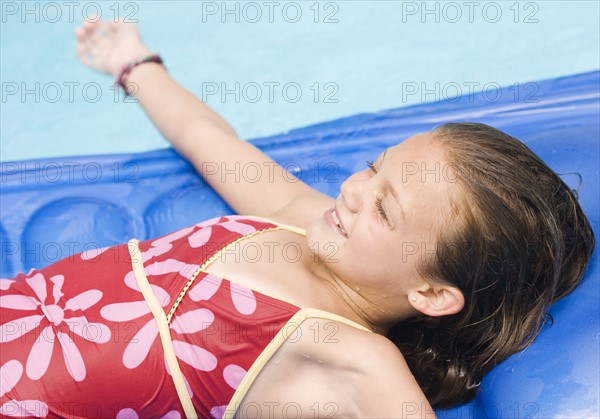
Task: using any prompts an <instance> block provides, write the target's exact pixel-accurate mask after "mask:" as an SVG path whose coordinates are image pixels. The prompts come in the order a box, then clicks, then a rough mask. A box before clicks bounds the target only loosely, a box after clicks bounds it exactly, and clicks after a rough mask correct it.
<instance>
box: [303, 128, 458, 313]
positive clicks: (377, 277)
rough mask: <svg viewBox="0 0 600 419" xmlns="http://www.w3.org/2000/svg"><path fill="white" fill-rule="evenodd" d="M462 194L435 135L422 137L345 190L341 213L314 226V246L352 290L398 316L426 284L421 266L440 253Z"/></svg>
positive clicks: (388, 154)
mask: <svg viewBox="0 0 600 419" xmlns="http://www.w3.org/2000/svg"><path fill="white" fill-rule="evenodd" d="M454 190H455V186H454V185H453V179H452V177H451V172H450V171H449V165H448V163H447V160H446V157H445V153H444V150H443V149H442V148H441V146H440V145H439V144H436V143H435V141H434V136H433V134H431V133H424V134H418V135H415V136H413V137H411V138H409V139H407V140H405V141H403V142H402V143H400V144H399V145H396V146H394V147H390V148H389V149H387V150H386V151H384V152H383V153H382V154H381V155H380V156H379V157H378V158H377V160H376V161H375V162H373V164H372V166H371V167H365V169H364V170H363V171H361V172H358V173H355V174H354V175H352V176H350V177H349V178H348V179H347V180H346V181H345V182H344V183H343V184H342V186H341V193H340V195H339V196H338V198H337V199H336V201H335V206H334V208H332V209H330V210H329V211H327V212H326V213H325V214H324V215H323V216H322V217H320V218H319V219H317V220H316V221H314V222H313V224H311V226H310V227H309V229H308V231H307V239H308V244H309V246H310V248H311V249H312V250H313V251H315V252H316V254H317V255H318V257H319V258H320V260H322V262H323V263H324V264H325V265H326V266H327V268H328V269H329V270H330V271H332V273H333V274H334V275H335V276H337V277H338V278H339V279H340V280H342V281H343V282H344V283H345V284H346V285H348V286H349V287H351V288H352V289H353V290H354V291H356V292H357V293H358V294H360V295H361V296H362V297H364V298H365V299H366V300H367V301H370V302H372V303H374V304H377V306H378V307H380V308H381V309H383V310H386V311H389V312H393V311H394V310H397V309H398V307H397V306H398V301H399V300H398V298H399V297H400V298H404V299H406V298H407V293H408V292H409V291H411V290H412V289H414V288H415V287H418V286H419V285H422V284H423V279H422V278H421V277H420V276H419V274H418V273H417V270H416V266H417V264H418V263H419V262H421V260H424V258H426V257H428V256H431V254H432V253H433V252H435V235H436V233H437V232H438V231H440V229H442V230H441V231H443V227H444V223H445V222H446V220H448V215H449V210H450V196H451V192H452V191H454ZM337 224H339V227H338V225H337Z"/></svg>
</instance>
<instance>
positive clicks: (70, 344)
mask: <svg viewBox="0 0 600 419" xmlns="http://www.w3.org/2000/svg"><path fill="white" fill-rule="evenodd" d="M63 281H64V277H63V276H62V275H54V276H52V277H50V280H49V281H47V280H46V278H45V277H44V275H43V274H41V273H36V274H34V275H33V276H31V277H29V278H27V279H26V282H27V284H28V285H29V287H30V288H31V289H32V290H33V292H34V294H35V297H30V296H26V295H17V294H13V295H5V296H4V297H3V298H2V299H1V300H0V308H9V309H13V310H22V311H30V312H34V313H36V314H31V315H29V316H24V317H21V318H19V319H17V320H16V321H13V322H7V323H4V324H3V325H2V326H0V343H5V342H10V341H12V340H14V339H17V338H19V337H21V336H22V335H24V334H26V333H27V332H29V331H31V330H33V329H35V328H36V327H38V326H40V327H42V325H43V329H42V330H41V333H40V337H39V338H38V339H37V340H36V341H35V342H34V344H33V346H32V348H31V351H30V352H29V356H28V358H27V364H26V366H25V372H26V374H27V376H28V377H29V378H31V379H33V380H38V379H40V378H42V377H43V376H44V374H45V373H46V371H47V370H48V366H49V365H50V358H51V356H52V352H53V350H54V346H55V343H57V342H58V344H59V346H60V347H61V349H62V352H63V358H64V361H65V365H66V367H67V370H68V371H69V374H70V375H71V377H72V378H73V380H75V381H82V380H83V379H84V378H85V374H86V368H85V363H84V361H83V357H82V355H81V352H80V351H79V349H78V347H77V345H76V344H75V342H74V341H73V340H72V339H71V336H70V335H69V333H67V330H65V327H64V326H63V325H66V326H67V328H68V330H70V331H71V332H73V333H75V334H77V335H78V336H80V337H82V338H83V339H86V340H88V341H90V342H97V343H106V342H107V341H108V340H110V336H111V332H110V329H109V328H108V327H107V326H106V325H104V324H102V323H90V322H88V321H87V319H86V317H85V315H81V314H84V313H83V312H85V310H87V309H88V308H90V307H92V306H93V305H95V304H96V303H98V302H99V301H100V299H101V298H102V292H101V291H99V290H97V289H91V290H88V291H85V292H82V293H81V294H78V295H76V296H75V297H73V298H70V299H68V300H66V301H65V299H64V298H63V296H64V294H63V292H62V290H61V288H62V286H63ZM48 288H51V289H52V296H48ZM47 300H50V301H51V302H52V304H48V302H47ZM66 316H69V317H66ZM91 329H95V330H100V333H99V334H93V335H90V330H91Z"/></svg>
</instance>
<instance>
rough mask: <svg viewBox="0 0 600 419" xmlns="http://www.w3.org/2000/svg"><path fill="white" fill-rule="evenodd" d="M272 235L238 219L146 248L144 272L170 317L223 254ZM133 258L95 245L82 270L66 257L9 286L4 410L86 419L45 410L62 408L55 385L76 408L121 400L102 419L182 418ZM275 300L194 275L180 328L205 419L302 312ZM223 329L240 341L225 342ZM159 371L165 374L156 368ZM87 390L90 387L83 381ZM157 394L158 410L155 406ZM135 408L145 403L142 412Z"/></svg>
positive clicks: (177, 336)
mask: <svg viewBox="0 0 600 419" xmlns="http://www.w3.org/2000/svg"><path fill="white" fill-rule="evenodd" d="M271 227H273V225H272V224H270V223H268V222H264V221H259V220H254V219H250V218H247V217H242V216H227V217H220V218H215V219H212V220H208V221H205V222H202V223H199V224H196V225H194V226H191V227H188V228H184V229H181V230H179V231H176V232H174V233H171V234H168V235H166V236H163V237H160V238H158V239H155V240H149V241H146V242H141V243H140V250H141V257H142V262H143V264H144V271H145V274H146V276H147V278H148V281H149V282H150V287H151V289H152V291H153V293H154V295H155V296H156V298H157V300H158V302H159V303H160V305H161V306H162V308H163V309H164V310H165V312H167V311H168V310H170V308H171V306H172V304H173V302H174V301H175V299H176V298H177V297H178V295H179V293H180V292H181V290H182V289H183V286H184V285H185V284H186V283H187V282H188V280H189V278H191V277H192V275H195V274H196V272H197V271H198V269H199V267H200V266H201V265H202V264H203V263H204V261H206V260H207V259H208V258H210V257H211V256H212V255H213V254H214V253H215V252H217V251H218V250H219V249H220V248H222V247H224V246H226V245H227V244H229V243H231V242H233V241H234V240H236V239H238V238H240V237H243V236H245V235H248V234H252V233H254V232H255V231H258V230H260V229H266V228H271ZM213 246H214V248H213ZM123 254H125V255H126V257H125V258H124V257H123ZM128 255H129V253H128V251H127V246H126V245H121V246H115V247H111V248H101V249H92V250H89V251H86V252H84V253H81V254H80V257H79V258H76V259H74V260H75V262H76V263H73V261H72V260H71V261H67V260H66V259H65V260H64V261H61V262H59V263H57V264H55V265H52V266H51V267H48V268H45V269H42V270H39V271H32V272H30V273H29V274H28V275H20V276H18V277H17V278H15V279H0V292H1V294H0V295H1V296H2V298H1V299H0V309H1V310H3V313H4V310H8V313H10V316H9V317H7V319H8V318H9V320H4V321H5V323H1V322H0V343H1V344H2V345H3V348H2V349H3V350H2V353H0V414H2V415H6V416H23V415H30V416H31V415H33V416H39V417H44V416H47V415H51V416H52V415H55V414H58V415H67V416H68V415H75V416H86V413H85V412H84V411H82V410H80V411H77V412H66V411H64V412H61V411H60V410H56V411H55V407H54V406H52V407H51V406H49V405H47V404H46V403H47V400H45V397H48V400H53V399H52V397H51V396H52V394H51V393H52V387H47V385H46V384H44V383H47V382H46V380H49V379H50V381H48V382H52V383H53V384H52V385H60V386H61V391H63V392H64V391H67V392H68V391H70V392H72V393H63V394H72V400H82V401H83V400H88V401H90V403H92V402H93V403H96V402H97V401H98V400H102V402H101V405H102V406H105V405H106V406H108V405H113V404H115V402H116V405H118V406H119V409H118V410H116V411H115V410H111V411H102V412H103V413H102V416H103V417H106V416H113V417H114V416H115V415H116V417H118V418H138V417H148V416H152V417H160V418H165V419H167V418H170V419H175V418H180V417H183V410H182V408H181V405H180V404H179V402H178V399H177V396H176V395H174V394H173V391H174V387H173V384H172V382H170V379H168V378H165V376H167V377H168V375H170V371H169V370H168V366H167V365H166V362H165V360H164V354H163V351H162V347H161V345H160V343H159V342H157V341H159V339H157V338H158V328H157V326H156V321H155V320H154V317H153V316H152V313H151V311H150V309H149V307H148V304H147V303H146V301H145V300H144V297H143V295H142V293H141V291H140V289H139V287H138V285H137V281H136V278H135V276H134V274H133V271H132V267H131V263H130V261H129V260H128ZM125 259H127V260H125ZM77 260H78V261H79V262H77ZM117 262H119V263H117ZM120 262H124V263H120ZM107 275H110V276H107ZM271 300H272V299H270V297H266V296H264V295H262V294H258V293H256V292H254V291H252V290H250V289H248V288H245V287H242V286H239V285H237V284H235V283H233V282H230V281H228V280H226V279H223V278H219V277H217V276H214V275H210V274H206V273H203V272H201V273H200V274H198V276H197V277H196V278H195V282H194V283H193V285H192V287H190V289H189V290H188V292H187V294H186V296H185V297H184V299H183V300H182V302H181V304H180V305H179V306H178V308H177V310H176V311H175V313H174V316H173V318H172V320H171V323H170V324H169V329H170V332H171V337H172V341H173V347H174V349H175V355H176V356H177V359H178V360H179V366H180V368H181V371H182V373H183V375H184V380H185V383H186V386H187V388H188V393H189V394H190V396H191V397H192V401H193V403H194V406H195V408H196V410H197V411H198V414H199V416H202V417H207V416H209V415H210V416H211V417H214V418H220V417H222V416H223V414H224V412H225V409H226V407H227V404H228V403H229V400H230V399H231V397H232V396H233V393H234V392H235V390H236V389H237V388H238V386H239V385H240V382H241V381H242V379H243V378H244V377H245V376H246V373H247V371H248V370H249V368H250V367H251V366H252V363H253V362H254V360H255V359H256V357H258V355H260V353H261V352H262V350H263V349H264V348H265V347H266V345H267V344H268V343H269V342H270V341H271V339H272V337H273V334H272V333H271V332H272V331H273V330H274V331H275V333H276V332H277V331H278V330H279V329H280V328H281V327H283V326H284V325H285V324H286V322H287V321H288V320H289V318H290V317H291V316H292V315H293V314H294V313H295V312H297V310H298V309H299V308H298V307H295V306H292V305H289V304H287V303H285V302H281V301H275V302H271ZM263 301H264V303H263ZM265 321H266V325H265V326H264V327H265V329H264V331H259V333H258V335H257V336H258V337H256V338H252V339H243V338H241V339H240V336H237V335H236V336H233V337H232V336H231V333H232V332H231V330H234V334H235V333H238V332H235V330H236V329H235V327H237V326H236V325H238V326H239V325H241V326H244V325H252V327H253V328H254V329H252V330H254V331H255V328H256V327H262V324H263V322H265ZM257 325H258V326H257ZM124 326H132V327H133V326H135V329H134V331H133V332H131V333H129V334H127V336H124V335H123V330H129V331H131V328H129V329H125V327H124ZM267 326H268V327H269V328H267ZM120 327H121V329H119V328H120ZM232 328H233V329H232ZM119 330H121V332H119ZM224 330H229V332H227V333H229V335H227V333H226V334H225V335H220V334H218V331H224ZM91 332H94V333H91ZM119 333H121V334H119ZM269 333H271V334H269ZM32 334H36V336H39V337H40V338H39V339H37V340H35V342H33V343H32V344H31V346H30V347H28V348H27V349H26V353H24V352H23V349H24V348H25V346H24V345H23V344H22V343H21V342H23V341H26V338H27V337H30V335H32ZM30 341H31V340H30ZM100 344H101V345H100ZM6 345H8V346H6ZM56 346H58V347H59V348H60V352H57V351H56ZM87 362H94V363H93V364H89V365H86V363H87ZM160 365H162V366H164V367H159V368H157V366H160ZM59 366H60V368H62V372H61V370H60V368H58V367H59ZM90 368H91V369H90ZM88 371H89V374H88ZM56 374H59V375H56ZM63 375H64V376H65V377H69V379H70V383H68V382H67V381H56V383H60V384H54V382H55V381H52V380H53V379H57V377H61V378H60V379H61V380H65V379H66V378H63ZM88 380H89V381H88ZM81 382H83V383H84V385H83V386H77V385H76V384H77V383H81ZM38 383H39V384H38ZM131 383H135V385H131ZM46 391H48V392H49V393H45V392H46ZM82 391H83V393H82ZM86 391H87V393H86ZM17 394H18V395H19V397H17V396H16V395H17ZM149 395H151V397H152V400H153V402H152V403H150V401H149V399H146V397H148V396H149ZM132 400H135V403H137V404H135V405H131V403H132ZM102 403H104V404H102ZM83 405H85V404H82V406H83ZM140 406H145V407H144V408H143V409H141V408H140ZM111 412H112V413H111Z"/></svg>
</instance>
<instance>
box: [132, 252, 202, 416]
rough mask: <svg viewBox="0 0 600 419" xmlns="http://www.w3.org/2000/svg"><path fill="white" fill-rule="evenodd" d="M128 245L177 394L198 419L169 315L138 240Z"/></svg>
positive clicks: (187, 414) (138, 282)
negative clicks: (148, 273)
mask: <svg viewBox="0 0 600 419" xmlns="http://www.w3.org/2000/svg"><path fill="white" fill-rule="evenodd" d="M127 247H128V248H129V254H130V255H131V266H132V268H133V274H134V276H135V280H136V281H137V284H138V287H140V291H141V292H142V295H143V296H144V299H145V300H146V303H147V304H148V306H149V307H150V311H152V315H153V316H154V319H155V320H156V323H157V324H158V332H159V335H160V341H161V343H162V347H163V350H164V353H165V359H166V361H167V364H168V365H169V370H170V371H171V378H172V379H173V384H175V390H176V391H177V396H178V397H179V401H180V402H181V406H182V407H183V411H184V413H185V416H186V418H188V419H191V418H193V419H196V418H198V415H197V414H196V409H194V405H193V403H192V399H191V398H190V394H189V393H188V390H187V387H186V385H185V381H184V379H183V374H182V373H181V369H179V363H178V362H177V357H176V356H175V349H174V348H173V341H172V340H171V334H170V333H169V324H168V323H167V316H166V315H165V312H164V311H163V309H162V307H161V305H160V303H159V302H158V300H157V299H156V296H155V295H154V293H153V292H152V288H150V283H149V282H148V278H147V277H146V273H145V272H144V264H143V262H142V254H141V253H140V248H139V242H138V241H137V240H130V241H129V243H128V246H127Z"/></svg>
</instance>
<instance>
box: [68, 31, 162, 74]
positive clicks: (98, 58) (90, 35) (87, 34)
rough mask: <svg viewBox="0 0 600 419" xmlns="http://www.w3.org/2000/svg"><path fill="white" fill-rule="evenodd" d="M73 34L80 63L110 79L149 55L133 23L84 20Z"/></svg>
mask: <svg viewBox="0 0 600 419" xmlns="http://www.w3.org/2000/svg"><path fill="white" fill-rule="evenodd" d="M75 34H76V35H77V55H78V56H79V59H80V60H81V62H82V63H83V64H85V65H87V66H88V67H90V68H93V69H94V70H97V71H99V72H101V73H108V74H111V75H112V76H113V77H117V75H118V74H119V71H120V70H121V66H122V65H123V64H126V63H128V62H129V61H132V60H135V59H137V58H140V57H143V56H146V55H148V54H150V51H149V50H148V49H147V48H146V47H145V46H144V44H143V42H142V40H141V38H140V33H139V31H138V28H137V26H136V25H135V23H125V22H123V21H117V22H114V21H111V22H107V21H103V20H99V21H97V22H89V21H87V20H85V21H84V22H83V27H81V26H80V27H77V28H76V29H75Z"/></svg>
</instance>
